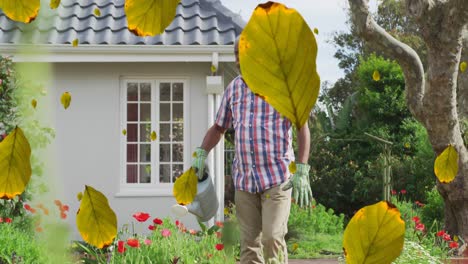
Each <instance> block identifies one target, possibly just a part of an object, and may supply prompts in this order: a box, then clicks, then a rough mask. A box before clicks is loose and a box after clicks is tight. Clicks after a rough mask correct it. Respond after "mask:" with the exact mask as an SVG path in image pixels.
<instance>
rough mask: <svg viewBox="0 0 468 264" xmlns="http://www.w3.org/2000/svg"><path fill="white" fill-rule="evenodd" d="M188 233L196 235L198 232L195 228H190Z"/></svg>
mask: <svg viewBox="0 0 468 264" xmlns="http://www.w3.org/2000/svg"><path fill="white" fill-rule="evenodd" d="M189 233H190V234H191V235H196V234H197V233H198V232H197V230H194V229H190V230H189Z"/></svg>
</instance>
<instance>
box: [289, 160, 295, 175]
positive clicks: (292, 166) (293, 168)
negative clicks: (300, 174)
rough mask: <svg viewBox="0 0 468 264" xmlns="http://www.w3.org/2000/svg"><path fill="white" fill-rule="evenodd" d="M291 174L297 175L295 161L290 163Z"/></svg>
mask: <svg viewBox="0 0 468 264" xmlns="http://www.w3.org/2000/svg"><path fill="white" fill-rule="evenodd" d="M288 168H289V172H291V173H292V174H294V173H296V169H297V168H296V162H294V161H291V163H289V167H288Z"/></svg>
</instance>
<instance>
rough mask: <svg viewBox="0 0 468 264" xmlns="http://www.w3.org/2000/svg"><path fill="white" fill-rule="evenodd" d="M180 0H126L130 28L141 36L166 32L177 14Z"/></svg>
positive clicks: (126, 12)
mask: <svg viewBox="0 0 468 264" xmlns="http://www.w3.org/2000/svg"><path fill="white" fill-rule="evenodd" d="M179 2H180V0H126V1H125V14H126V16H127V24H128V29H129V30H130V31H131V32H132V33H133V34H135V35H137V36H140V37H145V36H154V35H157V34H161V33H162V32H164V29H166V27H167V26H169V24H171V22H172V20H174V17H175V15H176V8H177V5H178V4H179Z"/></svg>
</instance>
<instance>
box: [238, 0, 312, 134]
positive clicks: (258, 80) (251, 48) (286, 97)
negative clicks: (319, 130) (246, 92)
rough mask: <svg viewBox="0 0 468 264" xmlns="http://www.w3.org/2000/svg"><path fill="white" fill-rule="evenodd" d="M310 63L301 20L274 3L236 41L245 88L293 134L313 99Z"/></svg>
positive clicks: (255, 16) (305, 29)
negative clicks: (282, 118) (292, 126)
mask: <svg viewBox="0 0 468 264" xmlns="http://www.w3.org/2000/svg"><path fill="white" fill-rule="evenodd" d="M266 47H268V48H266ZM316 58H317V42H316V40H315V36H314V33H312V31H311V30H310V28H309V26H308V25H307V23H306V22H305V21H304V19H303V18H302V16H301V15H300V14H299V13H298V12H297V11H296V10H294V9H289V8H287V7H285V6H284V5H282V4H279V3H275V2H268V3H265V4H260V5H258V6H257V7H256V8H255V11H254V12H253V15H252V16H251V18H250V20H249V22H248V24H247V26H246V27H245V28H244V30H243V31H242V34H241V37H240V40H239V60H240V67H241V72H242V77H243V78H244V80H245V81H246V83H247V85H248V86H249V88H250V89H251V90H252V92H253V93H255V94H259V95H260V96H263V98H264V100H265V101H267V102H268V103H269V104H270V105H271V106H273V107H274V108H275V109H276V110H277V111H278V112H279V113H280V114H281V115H283V116H286V117H287V118H288V119H289V120H290V121H291V122H292V123H293V124H295V125H296V127H298V128H301V127H302V126H303V125H304V123H305V122H306V121H307V119H308V118H309V114H310V112H311V110H312V108H313V106H314V105H315V102H316V100H317V96H318V94H319V90H320V77H319V76H318V74H317V69H316Z"/></svg>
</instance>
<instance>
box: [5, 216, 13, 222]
mask: <svg viewBox="0 0 468 264" xmlns="http://www.w3.org/2000/svg"><path fill="white" fill-rule="evenodd" d="M12 221H13V220H11V218H9V217H7V218H5V223H11V222H12Z"/></svg>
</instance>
